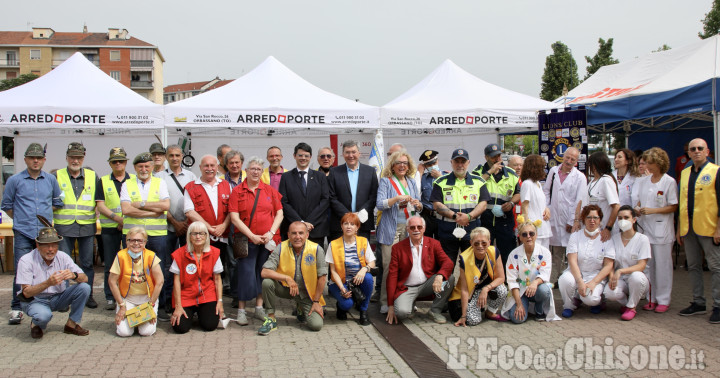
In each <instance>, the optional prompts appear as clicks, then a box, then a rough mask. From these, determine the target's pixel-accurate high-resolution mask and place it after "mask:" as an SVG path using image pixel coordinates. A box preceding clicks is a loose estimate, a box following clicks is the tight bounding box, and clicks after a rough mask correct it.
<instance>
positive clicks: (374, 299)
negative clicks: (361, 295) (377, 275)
mask: <svg viewBox="0 0 720 378" xmlns="http://www.w3.org/2000/svg"><path fill="white" fill-rule="evenodd" d="M370 302H372V303H375V302H380V290H376V291H375V292H374V293H373V295H372V296H370Z"/></svg>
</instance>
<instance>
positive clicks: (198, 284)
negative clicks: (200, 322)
mask: <svg viewBox="0 0 720 378" xmlns="http://www.w3.org/2000/svg"><path fill="white" fill-rule="evenodd" d="M219 258H220V250H219V249H217V248H215V247H213V246H211V247H210V252H205V253H203V254H202V267H201V271H199V272H198V269H197V264H196V261H195V258H194V257H192V256H191V255H190V253H189V252H188V251H187V245H184V246H182V247H180V248H178V249H176V250H175V252H173V253H172V259H173V260H174V261H175V262H176V263H177V266H178V269H179V270H180V274H179V276H180V297H181V302H182V303H181V306H182V307H192V306H197V305H199V304H203V303H208V302H215V301H217V292H216V291H215V280H214V279H213V267H215V262H217V260H218V259H219ZM173 306H175V296H174V295H173Z"/></svg>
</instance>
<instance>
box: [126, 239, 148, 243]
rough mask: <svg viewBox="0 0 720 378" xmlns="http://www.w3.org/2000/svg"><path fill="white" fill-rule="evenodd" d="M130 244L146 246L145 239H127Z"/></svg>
mask: <svg viewBox="0 0 720 378" xmlns="http://www.w3.org/2000/svg"><path fill="white" fill-rule="evenodd" d="M127 242H128V244H136V243H138V244H144V243H145V240H143V239H127Z"/></svg>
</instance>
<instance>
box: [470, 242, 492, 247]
mask: <svg viewBox="0 0 720 378" xmlns="http://www.w3.org/2000/svg"><path fill="white" fill-rule="evenodd" d="M472 245H473V247H479V246H483V247H487V246H488V245H490V243H488V242H486V241H483V242H479V241H478V242H475V243H472Z"/></svg>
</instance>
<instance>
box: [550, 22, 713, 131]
mask: <svg viewBox="0 0 720 378" xmlns="http://www.w3.org/2000/svg"><path fill="white" fill-rule="evenodd" d="M719 42H720V37H719V36H714V37H711V38H708V39H705V40H702V41H699V42H697V43H694V44H691V45H688V46H684V47H680V48H674V49H671V50H667V51H661V52H656V53H651V54H647V55H645V56H643V57H640V58H637V59H635V60H632V61H628V62H623V63H618V64H614V65H610V66H605V67H602V68H600V69H599V70H598V71H597V72H596V73H595V74H594V75H592V76H591V77H590V78H589V79H588V80H586V81H585V82H583V83H582V84H580V85H578V86H577V87H576V88H574V89H573V90H572V91H570V92H569V93H568V95H567V96H566V97H561V98H558V99H557V100H555V103H557V104H564V105H566V106H573V105H588V123H590V124H600V123H610V122H618V121H624V120H631V119H633V120H634V119H645V118H651V117H660V116H671V115H679V114H687V113H703V112H709V111H711V110H712V109H713V104H712V100H713V93H712V80H713V79H714V78H715V77H717V76H718V53H719V51H718V44H719Z"/></svg>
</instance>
